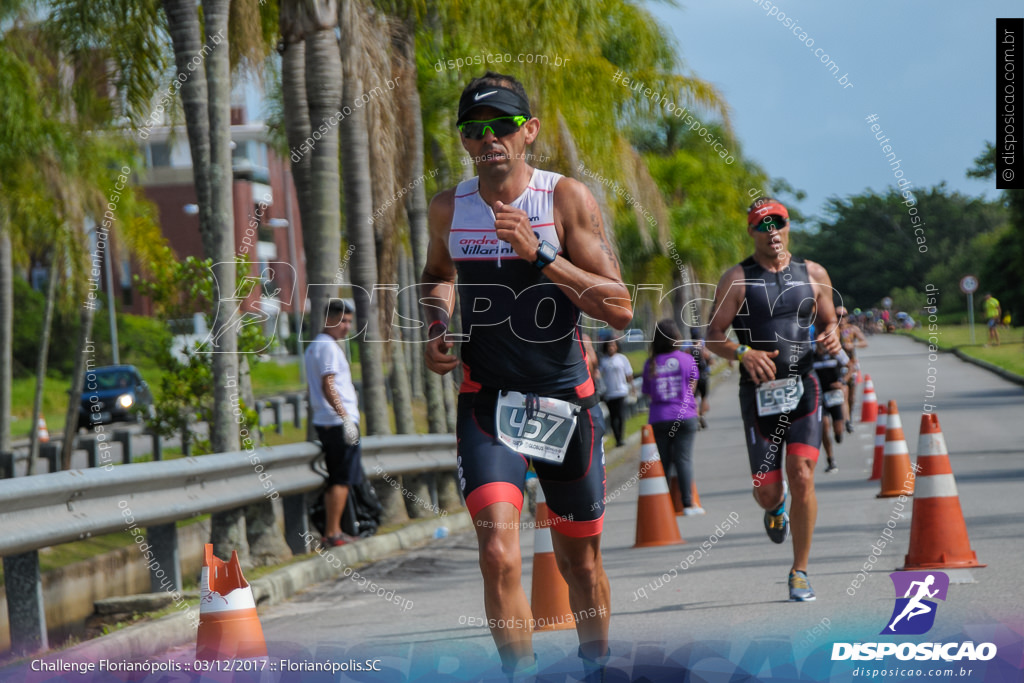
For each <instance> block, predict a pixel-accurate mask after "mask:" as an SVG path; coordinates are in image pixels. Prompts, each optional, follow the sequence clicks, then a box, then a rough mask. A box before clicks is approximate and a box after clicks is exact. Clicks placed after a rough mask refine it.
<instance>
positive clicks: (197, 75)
mask: <svg viewBox="0 0 1024 683" xmlns="http://www.w3.org/2000/svg"><path fill="white" fill-rule="evenodd" d="M163 4H164V14H166V15H167V26H168V33H170V35H171V43H172V44H173V46H174V64H175V66H176V68H177V70H178V73H179V74H187V75H188V78H187V79H186V80H185V82H184V83H182V84H181V108H182V110H183V111H184V113H185V130H186V133H187V134H188V147H189V151H190V153H191V154H192V178H193V181H194V183H195V188H196V203H197V204H198V206H199V236H200V238H201V239H202V242H203V253H204V254H205V255H206V256H207V257H213V255H214V253H215V246H216V245H215V244H214V243H213V242H212V241H211V238H212V232H211V230H210V227H209V226H210V119H209V113H208V111H207V108H208V106H209V100H208V97H207V89H206V78H205V77H204V75H203V72H202V70H201V68H200V69H197V68H196V65H195V64H191V68H190V62H192V59H193V58H194V57H195V56H196V55H198V54H200V53H201V52H202V50H203V41H202V39H201V33H200V28H199V14H198V12H196V3H195V0H163ZM218 49H219V48H218ZM215 260H216V259H215Z"/></svg>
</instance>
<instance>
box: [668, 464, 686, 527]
mask: <svg viewBox="0 0 1024 683" xmlns="http://www.w3.org/2000/svg"><path fill="white" fill-rule="evenodd" d="M668 492H669V495H670V496H672V509H673V510H675V513H676V517H678V516H680V515H682V514H683V493H682V491H680V489H679V477H677V476H676V475H674V474H673V475H672V476H671V477H669V478H668Z"/></svg>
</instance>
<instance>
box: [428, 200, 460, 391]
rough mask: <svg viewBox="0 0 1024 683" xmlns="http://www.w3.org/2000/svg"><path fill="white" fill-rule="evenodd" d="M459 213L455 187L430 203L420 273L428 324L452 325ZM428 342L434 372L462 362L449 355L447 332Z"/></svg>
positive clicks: (446, 326) (438, 333)
mask: <svg viewBox="0 0 1024 683" xmlns="http://www.w3.org/2000/svg"><path fill="white" fill-rule="evenodd" d="M454 212H455V190H454V189H450V190H445V191H444V192H440V193H438V194H437V195H436V196H435V197H434V198H433V199H432V200H431V202H430V212H429V214H428V219H427V220H428V230H429V236H428V241H427V262H426V263H425V264H424V266H423V274H422V275H421V276H420V304H421V306H422V307H423V312H424V316H425V317H424V319H425V322H426V324H427V325H428V327H429V326H430V325H433V324H434V323H441V324H442V325H444V329H447V328H448V322H449V320H450V319H451V315H452V311H453V310H454V308H455V262H454V261H452V256H451V254H450V253H449V252H448V233H449V231H450V230H451V226H452V214H453V213H454ZM430 336H431V341H428V342H427V344H426V349H425V350H424V359H425V362H426V364H427V367H428V368H430V370H431V371H433V372H436V373H438V374H439V375H443V374H445V373H447V372H449V371H451V370H452V369H453V368H454V367H455V366H456V365H458V362H459V361H458V358H456V357H455V356H454V355H449V353H448V352H449V351H450V350H451V348H452V344H451V343H449V342H446V341H445V340H444V334H443V333H441V332H440V331H435V333H434V334H432V335H430Z"/></svg>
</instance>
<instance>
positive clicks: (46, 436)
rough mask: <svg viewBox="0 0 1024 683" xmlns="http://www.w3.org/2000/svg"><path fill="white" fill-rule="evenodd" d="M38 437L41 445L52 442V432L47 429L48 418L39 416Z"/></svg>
mask: <svg viewBox="0 0 1024 683" xmlns="http://www.w3.org/2000/svg"><path fill="white" fill-rule="evenodd" d="M36 437H37V438H38V440H39V443H47V442H49V441H50V430H48V429H47V428H46V418H45V417H43V416H42V415H40V416H39V424H37V425H36Z"/></svg>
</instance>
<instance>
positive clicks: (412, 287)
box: [399, 253, 424, 396]
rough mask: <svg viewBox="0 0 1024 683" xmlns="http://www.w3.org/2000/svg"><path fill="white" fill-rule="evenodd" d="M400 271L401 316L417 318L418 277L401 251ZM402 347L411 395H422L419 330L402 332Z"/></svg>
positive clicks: (421, 349) (408, 318) (409, 259)
mask: <svg viewBox="0 0 1024 683" xmlns="http://www.w3.org/2000/svg"><path fill="white" fill-rule="evenodd" d="M402 256H403V258H402V261H403V262H404V263H403V266H402V273H403V277H404V281H405V284H404V285H403V286H402V297H401V300H400V301H399V304H400V306H401V311H402V317H403V318H405V320H407V321H408V320H418V319H419V310H418V309H419V305H418V303H417V292H418V287H417V285H416V283H417V282H418V280H419V278H418V277H417V274H416V271H415V270H414V268H413V265H412V259H411V258H409V257H408V256H407V255H405V254H404V253H403V255H402ZM402 339H403V343H402V348H403V349H404V350H405V362H406V365H407V366H408V368H409V377H410V378H411V383H412V395H413V396H423V392H424V386H423V367H422V366H423V345H422V344H420V343H419V341H420V332H419V330H413V331H411V332H408V331H405V332H403V333H402Z"/></svg>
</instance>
